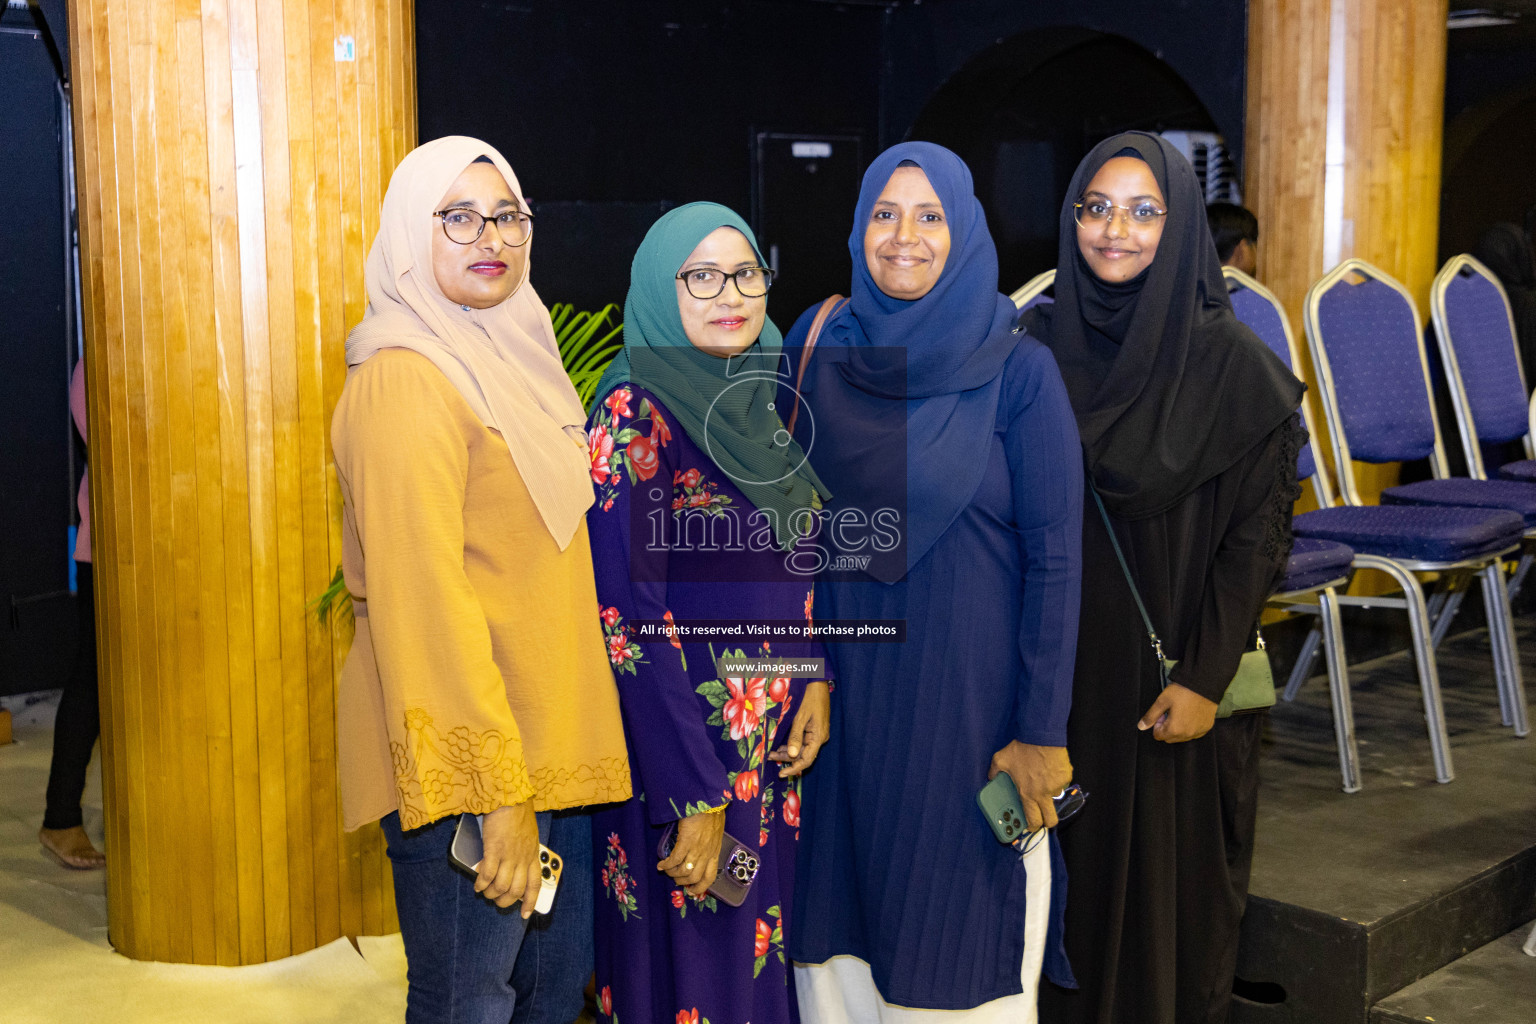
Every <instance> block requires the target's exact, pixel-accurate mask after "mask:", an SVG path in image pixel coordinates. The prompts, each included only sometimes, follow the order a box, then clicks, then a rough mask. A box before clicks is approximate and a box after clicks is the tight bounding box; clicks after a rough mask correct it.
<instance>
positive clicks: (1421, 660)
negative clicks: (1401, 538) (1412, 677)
mask: <svg viewBox="0 0 1536 1024" xmlns="http://www.w3.org/2000/svg"><path fill="white" fill-rule="evenodd" d="M1355 565H1356V566H1357V567H1358V568H1362V569H1378V570H1380V571H1381V572H1384V573H1386V574H1387V575H1388V576H1391V577H1392V578H1393V579H1395V580H1397V581H1398V583H1400V584H1402V587H1403V597H1404V598H1405V599H1406V600H1407V604H1408V626H1409V629H1410V630H1411V631H1412V633H1413V652H1414V656H1415V658H1416V660H1417V662H1418V668H1419V689H1420V690H1421V691H1422V692H1423V694H1424V725H1425V728H1426V729H1427V730H1428V732H1429V750H1430V754H1431V755H1432V756H1433V757H1434V762H1435V780H1436V781H1438V782H1450V781H1451V780H1452V779H1454V778H1455V777H1456V772H1455V770H1454V769H1453V768H1452V766H1451V740H1450V736H1449V734H1448V733H1447V732H1446V729H1445V708H1444V706H1443V705H1442V703H1441V701H1440V673H1439V670H1438V669H1437V668H1436V665H1435V649H1434V647H1433V646H1431V644H1430V642H1429V641H1430V625H1429V609H1428V607H1427V606H1426V605H1425V602H1424V588H1423V587H1422V586H1420V585H1419V580H1418V577H1416V576H1414V575H1413V573H1411V572H1409V571H1408V570H1407V569H1404V568H1403V567H1402V566H1401V565H1399V564H1398V563H1397V562H1394V561H1393V560H1392V559H1390V558H1382V557H1380V556H1377V555H1362V554H1357V555H1355Z"/></svg>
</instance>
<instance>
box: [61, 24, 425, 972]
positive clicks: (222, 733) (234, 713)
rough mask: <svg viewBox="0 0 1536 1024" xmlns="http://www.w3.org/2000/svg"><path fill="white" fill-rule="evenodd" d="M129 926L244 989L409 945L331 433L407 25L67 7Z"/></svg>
mask: <svg viewBox="0 0 1536 1024" xmlns="http://www.w3.org/2000/svg"><path fill="white" fill-rule="evenodd" d="M69 23H70V42H71V46H70V59H71V68H72V77H73V82H74V126H75V157H76V165H77V168H78V172H79V192H80V221H81V234H82V261H83V274H82V277H83V279H84V280H83V284H84V290H85V326H86V374H87V377H86V379H87V381H88V384H89V387H88V406H89V419H90V465H91V477H92V487H91V497H92V533H93V535H94V540H95V550H94V557H95V572H96V581H97V582H96V592H97V607H96V620H97V629H98V633H99V638H100V656H101V670H100V671H101V694H102V712H103V717H102V754H103V757H102V761H103V774H104V778H103V783H104V798H105V803H106V816H107V858H108V860H107V863H108V874H107V894H108V920H109V923H110V933H111V939H112V942H113V945H114V946H116V947H117V949H118V950H119V951H121V952H123V953H125V954H126V955H128V956H130V957H134V958H138V959H154V960H162V961H173V962H183V963H209V964H212V963H217V964H249V963H259V962H262V961H267V960H273V959H276V958H279V957H283V956H288V955H290V954H293V953H300V952H303V951H304V950H307V949H311V948H313V947H315V946H317V945H320V944H323V943H325V942H329V941H331V940H332V939H335V938H336V937H338V936H341V935H357V934H367V933H382V932H387V931H390V930H393V928H394V927H395V924H394V904H393V895H392V890H391V888H390V879H389V871H388V868H387V866H386V861H385V858H384V854H383V839H382V836H381V834H380V833H379V831H378V829H377V828H376V827H373V828H369V829H366V830H364V831H362V832H359V833H355V834H352V835H347V834H344V833H343V832H342V830H341V827H340V813H339V806H338V796H337V782H336V763H335V761H336V758H335V746H336V742H335V723H334V718H335V693H334V690H335V686H334V680H335V676H336V674H337V672H338V670H339V667H340V664H341V660H342V658H343V656H344V655H345V651H346V646H347V644H348V643H349V642H350V630H349V624H345V623H343V624H339V625H338V626H337V627H336V628H334V629H333V628H330V627H323V626H321V625H320V624H319V623H318V621H317V620H316V618H315V616H314V615H313V613H312V612H310V611H309V610H308V608H307V605H308V604H309V602H310V601H311V600H312V599H313V598H314V597H315V596H316V595H317V594H319V593H320V592H321V591H322V590H324V589H325V586H326V584H327V582H328V581H329V580H330V577H331V574H332V571H333V569H334V567H335V565H336V564H337V562H338V561H339V560H340V557H341V554H340V553H341V541H340V528H339V515H340V506H341V500H340V496H339V493H338V491H337V488H336V485H335V473H334V469H333V466H332V463H331V454H330V444H329V431H330V417H331V409H332V407H333V406H334V404H335V402H336V398H337V396H338V395H339V394H340V391H341V384H342V379H343V376H344V374H345V369H346V368H345V365H344V360H343V357H342V346H343V342H344V340H345V337H346V332H347V329H348V328H349V327H351V326H352V325H353V324H355V323H357V321H358V320H359V319H361V317H362V315H363V307H364V303H365V299H364V293H363V261H364V258H365V256H366V246H367V244H368V243H369V242H370V241H371V240H372V238H373V235H374V233H375V231H376V229H377V220H378V211H379V204H380V201H381V199H382V196H383V190H384V186H385V184H386V183H387V182H388V178H389V173H390V171H391V170H392V169H393V168H394V166H395V164H396V163H398V162H399V160H400V159H401V158H402V157H403V156H404V155H405V154H406V152H408V151H409V149H410V147H411V146H413V145H414V144H415V135H416V107H415V104H416V99H415V96H416V85H415V41H414V36H413V25H412V5H411V4H410V2H409V0H336V2H334V3H309V2H304V0H200V2H199V0H167V2H164V3H154V4H151V3H133V2H127V0H72V2H71V3H70V5H69Z"/></svg>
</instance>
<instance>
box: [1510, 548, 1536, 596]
mask: <svg viewBox="0 0 1536 1024" xmlns="http://www.w3.org/2000/svg"><path fill="white" fill-rule="evenodd" d="M1532 563H1536V554H1524V555H1521V556H1520V564H1518V565H1516V566H1515V574H1514V576H1512V577H1511V578H1510V581H1509V589H1508V593H1509V600H1510V602H1511V603H1513V602H1514V600H1515V598H1516V597H1517V596H1518V595H1519V593H1520V587H1521V585H1522V584H1524V583H1525V575H1526V573H1528V572H1530V571H1531V565H1532Z"/></svg>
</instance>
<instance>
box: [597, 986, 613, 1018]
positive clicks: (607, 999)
mask: <svg viewBox="0 0 1536 1024" xmlns="http://www.w3.org/2000/svg"><path fill="white" fill-rule="evenodd" d="M597 1005H598V1007H599V1008H600V1009H601V1010H602V1011H603V1016H604V1017H612V1016H613V991H612V990H611V989H609V987H608V986H607V985H604V986H603V990H602V991H601V992H599V993H598V994H597Z"/></svg>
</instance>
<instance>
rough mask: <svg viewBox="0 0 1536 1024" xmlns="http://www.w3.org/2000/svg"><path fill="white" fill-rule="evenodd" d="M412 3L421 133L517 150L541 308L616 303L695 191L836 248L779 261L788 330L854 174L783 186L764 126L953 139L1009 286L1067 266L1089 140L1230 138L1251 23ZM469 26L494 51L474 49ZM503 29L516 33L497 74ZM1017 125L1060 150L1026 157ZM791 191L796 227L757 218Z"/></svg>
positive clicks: (1069, 10) (1042, 0)
mask: <svg viewBox="0 0 1536 1024" xmlns="http://www.w3.org/2000/svg"><path fill="white" fill-rule="evenodd" d="M416 12H417V62H418V71H417V77H418V82H419V97H420V99H419V109H420V124H421V138H422V139H431V138H435V137H437V136H439V135H445V134H450V133H466V134H476V135H479V136H481V137H483V138H485V139H486V140H487V141H489V142H491V143H493V144H494V145H496V146H497V147H498V148H500V149H502V151H503V152H504V153H505V154H506V155H507V157H508V159H509V160H511V162H512V165H513V166H514V167H515V168H516V169H517V171H518V174H519V177H520V178H521V180H522V184H523V187H524V189H525V190H526V191H527V193H528V195H529V196H530V198H531V199H532V200H533V202H534V208H535V213H536V216H537V220H536V225H537V226H536V228H535V233H534V243H533V244H534V246H535V258H534V264H533V265H534V271H533V280H534V283H535V284H536V285H537V286H538V288H539V290H540V294H541V295H542V296H543V297H544V299H545V301H547V302H555V301H560V300H568V301H573V302H576V303H577V304H578V305H583V306H592V305H599V304H601V303H604V302H609V301H613V302H621V301H622V298H623V294H624V291H625V288H626V285H627V281H628V270H629V261H630V257H631V255H632V254H633V252H634V249H635V247H636V245H637V244H638V243H639V241H640V238H641V237H642V235H643V234H644V231H645V229H646V227H648V226H649V225H650V223H651V222H652V221H653V220H654V219H655V218H656V217H657V216H658V215H659V214H660V213H661V212H663V211H664V210H665V209H667V208H669V207H671V206H674V205H677V204H679V203H682V202H688V201H691V200H698V199H708V200H713V201H716V202H721V203H724V204H725V205H727V206H730V207H732V208H734V209H736V210H738V211H740V212H742V213H743V214H745V215H747V216H748V217H749V219H751V220H752V221H753V224H754V227H755V228H756V229H757V230H758V232H759V234H760V236H762V237H761V240H762V242H763V244H764V245H765V246H770V245H776V244H779V243H780V242H781V241H782V239H781V238H780V237H779V236H780V235H782V234H784V233H785V232H786V231H798V235H797V237H796V238H794V239H793V241H794V242H795V243H796V245H787V248H788V249H790V250H792V251H794V252H796V253H797V254H798V253H799V252H801V251H802V250H803V249H807V248H808V249H811V250H814V251H816V252H819V253H830V254H833V258H832V261H831V263H830V264H828V263H818V262H817V261H810V263H809V264H808V261H807V258H806V257H803V256H802V257H800V258H797V259H795V260H787V261H786V262H785V264H784V265H783V266H781V267H780V271H781V274H780V279H779V283H778V284H776V285H775V291H774V297H773V300H772V301H771V302H770V306H769V312H770V315H772V316H773V317H774V318H775V319H777V320H778V321H780V323H781V324H783V325H786V326H787V324H788V322H790V321H792V320H793V319H794V318H795V316H796V315H797V314H798V313H799V312H800V311H801V309H803V308H804V307H805V306H806V305H807V304H809V303H810V302H811V301H813V300H815V299H817V298H820V297H821V296H824V295H826V294H827V293H828V292H831V291H834V290H846V288H847V257H846V248H845V245H846V239H847V236H848V231H849V227H850V217H851V214H852V206H853V200H854V197H855V195H856V193H857V171H855V173H853V174H851V175H846V174H844V173H843V172H842V169H841V168H840V167H831V166H823V167H822V176H821V177H820V178H812V177H810V176H808V175H805V174H800V175H798V176H790V175H789V172H788V171H787V170H784V169H783V168H782V167H779V168H778V169H775V167H774V166H773V161H772V159H771V157H772V153H771V152H768V151H765V159H764V162H763V163H764V165H765V166H763V167H760V166H758V165H757V164H756V163H755V162H754V158H753V156H754V147H753V140H754V137H755V136H756V135H757V134H758V133H760V132H777V133H786V134H796V135H809V136H816V135H838V136H853V137H856V138H858V139H859V140H860V161H859V162H860V163H861V164H862V163H867V162H868V161H869V159H870V158H872V157H873V156H874V155H875V153H877V152H878V151H879V150H880V149H881V148H883V147H885V146H888V145H890V144H892V143H894V142H898V141H900V140H902V139H904V138H909V137H914V138H927V139H931V140H934V141H940V142H943V143H945V144H947V145H950V146H952V147H953V148H956V149H957V150H959V151H961V153H962V155H964V156H966V157H967V158H968V159H969V160H971V161H972V166H973V169H974V170H975V171H976V174H977V179H978V187H979V191H980V192H981V195H982V199H983V203H984V205H986V206H987V208H988V214H989V218H990V219H991V220H992V221H993V222H994V225H995V227H998V228H1001V229H1002V230H1001V231H999V232H998V234H999V235H1000V237H999V243H1000V248H1001V249H1002V256H1003V259H1002V263H1003V281H1002V282H1001V286H1003V287H1007V288H1010V289H1011V288H1012V287H1014V286H1016V285H1017V284H1019V283H1022V277H1023V276H1024V275H1026V274H1027V273H1033V272H1034V271H1036V270H1038V269H1042V268H1043V267H1044V266H1048V265H1050V263H1052V262H1053V261H1054V257H1053V252H1054V234H1055V213H1056V210H1057V209H1058V206H1059V203H1060V201H1061V195H1060V189H1061V188H1063V187H1065V181H1066V177H1067V175H1068V174H1069V173H1070V171H1071V169H1072V167H1073V166H1074V165H1075V164H1076V162H1077V160H1078V159H1079V158H1080V157H1081V156H1082V154H1083V152H1085V151H1086V150H1087V149H1088V148H1089V147H1091V146H1092V144H1093V143H1094V142H1097V141H1098V139H1100V138H1103V137H1104V136H1105V135H1108V134H1111V133H1112V132H1114V131H1118V130H1121V129H1124V128H1130V127H1146V128H1196V129H1207V130H1216V131H1219V132H1221V133H1223V134H1225V135H1226V136H1227V138H1228V139H1229V141H1231V142H1232V143H1233V144H1234V145H1235V146H1236V148H1237V150H1238V151H1239V153H1240V149H1241V140H1242V133H1243V110H1244V104H1243V81H1244V75H1245V68H1246V62H1245V51H1246V32H1247V27H1246V26H1247V15H1246V5H1245V4H1242V3H1234V2H1231V0H1173V2H1168V3H1162V4H1158V5H1156V6H1155V7H1150V8H1149V5H1147V4H1146V3H1144V2H1141V0H1086V2H1076V0H1031V2H1018V0H927V2H912V0H907V2H902V3H868V2H866V3H829V2H822V0H735V2H713V3H704V2H681V0H587V2H584V3H580V4H573V3H569V2H562V0H522V2H520V3H475V4H466V3H455V2H450V0H418V3H417V5H416ZM467 39H478V40H484V41H487V42H482V43H481V50H480V52H479V53H478V55H477V57H476V58H475V59H467V58H466V50H465V45H464V41H465V40H467ZM492 40H506V41H507V45H508V47H509V53H508V58H507V61H506V66H505V70H503V68H502V67H501V66H499V65H498V62H497V59H496V58H495V57H494V56H492V55H491V52H492V44H491V43H490V42H488V41H492ZM1053 62H1054V63H1053ZM1085 112H1086V113H1085ZM1040 125H1044V126H1045V129H1048V131H1047V130H1045V129H1041V130H1039V131H1035V128H1037V127H1039V126H1040ZM1021 126H1023V127H1022V129H1021ZM1021 131H1022V134H1021ZM1031 131H1033V132H1034V134H1029V133H1030V132H1031ZM1025 135H1028V138H1027V139H1025V142H1026V143H1028V142H1032V143H1035V144H1036V152H1035V156H1036V157H1038V156H1039V145H1040V144H1044V145H1045V146H1046V147H1047V149H1048V150H1049V154H1050V158H1049V159H1048V160H1045V161H1043V162H1042V161H1041V160H1039V159H1031V158H1030V156H1029V153H1028V152H1024V153H1023V156H1022V157H1021V151H1027V150H1028V149H1029V146H1028V145H1027V144H1026V145H1024V146H1022V147H1021V146H1020V145H1017V143H1019V142H1020V140H1021V139H1024V136H1025ZM839 155H841V152H839ZM1047 164H1048V165H1049V166H1050V168H1051V170H1050V173H1049V174H1045V173H1040V174H1035V173H1031V172H1032V171H1034V170H1036V169H1040V168H1043V167H1045V166H1046V165H1047ZM1062 168H1064V170H1063V169H1062ZM857 170H862V167H859V168H858V169H857ZM781 172H782V173H781ZM755 173H756V174H758V176H759V177H758V188H757V190H756V194H754V174H755ZM785 197H788V200H789V201H790V203H791V204H792V205H793V207H794V208H795V209H794V216H795V219H796V220H797V221H798V223H797V224H792V225H786V224H784V223H783V222H777V223H776V222H775V219H774V218H773V217H772V216H769V217H767V218H766V219H765V217H764V212H765V210H764V209H763V208H765V207H776V208H777V209H778V210H780V211H782V210H784V206H785ZM755 207H757V208H755ZM1042 239H1043V240H1044V241H1042ZM797 246H798V248H797ZM1042 260H1043V262H1042Z"/></svg>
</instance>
